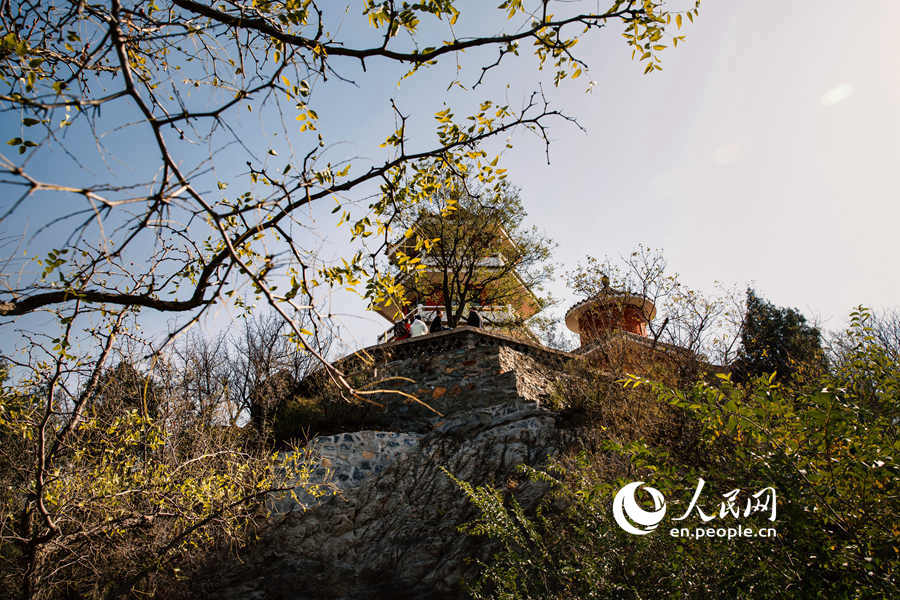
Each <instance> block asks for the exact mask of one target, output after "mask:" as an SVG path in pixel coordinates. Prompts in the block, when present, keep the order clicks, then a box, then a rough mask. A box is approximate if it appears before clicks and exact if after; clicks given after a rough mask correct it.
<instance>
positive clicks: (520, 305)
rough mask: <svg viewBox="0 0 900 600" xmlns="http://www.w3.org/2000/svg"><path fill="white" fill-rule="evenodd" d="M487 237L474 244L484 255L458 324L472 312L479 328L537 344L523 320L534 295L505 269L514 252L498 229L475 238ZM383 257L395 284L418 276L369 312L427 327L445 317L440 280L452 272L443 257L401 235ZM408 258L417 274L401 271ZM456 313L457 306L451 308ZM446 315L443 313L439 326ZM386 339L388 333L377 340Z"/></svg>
mask: <svg viewBox="0 0 900 600" xmlns="http://www.w3.org/2000/svg"><path fill="white" fill-rule="evenodd" d="M422 218H440V217H439V216H438V215H430V214H429V215H424V216H423V217H422ZM477 235H480V236H486V239H484V238H482V239H479V240H478V241H479V244H478V246H480V247H483V248H485V249H487V250H488V251H486V252H485V253H484V254H485V255H484V256H482V257H480V258H478V259H477V260H476V261H474V265H473V267H474V269H475V272H474V276H473V279H472V283H470V288H472V289H475V290H477V294H476V301H475V302H472V301H467V303H466V306H464V307H463V309H464V312H463V314H462V319H461V322H460V323H459V324H460V325H461V324H464V323H465V321H464V319H465V316H466V314H468V311H470V310H475V311H477V312H478V314H479V315H480V316H481V318H482V323H483V327H484V328H485V329H488V330H493V331H497V332H501V333H505V334H507V335H512V336H514V337H520V338H523V339H528V340H532V341H534V340H536V338H535V336H534V334H533V333H532V332H531V331H530V330H529V329H528V327H527V326H526V325H525V324H524V322H525V321H526V320H527V319H528V318H530V317H532V316H534V315H535V314H536V313H537V312H538V311H539V310H540V308H541V305H540V301H539V300H538V297H537V296H536V295H535V294H534V292H532V290H531V289H530V288H529V286H528V285H527V284H526V283H525V282H524V281H523V279H522V277H521V276H520V275H519V273H517V272H516V270H515V269H511V268H509V266H508V265H509V262H508V261H510V260H512V259H513V257H514V256H515V255H516V254H517V247H516V243H515V241H514V240H513V239H512V238H511V237H510V236H509V234H508V233H507V232H506V230H505V229H504V228H503V227H502V226H500V225H497V224H495V225H492V226H488V227H484V228H482V229H481V230H480V232H479V233H478V234H477ZM387 257H388V260H389V261H390V263H391V265H392V267H394V268H395V269H396V271H398V272H399V276H398V283H399V284H400V285H401V286H402V285H403V284H404V283H407V282H412V278H413V277H417V278H421V279H419V280H418V282H417V284H416V285H407V286H404V292H403V294H402V295H398V296H395V297H392V298H389V299H387V300H385V301H382V302H380V303H377V304H375V305H374V306H373V307H372V308H373V310H375V312H377V313H378V314H380V315H381V316H382V317H384V318H385V319H387V320H388V321H389V322H391V323H396V322H397V321H399V320H401V319H402V318H405V317H407V316H409V315H413V314H414V315H416V316H418V317H419V318H420V319H422V320H423V321H425V322H426V323H430V322H431V321H432V320H433V319H434V317H435V315H436V314H437V312H438V311H439V310H440V311H442V312H444V313H446V307H447V302H446V298H445V296H444V292H443V291H442V285H441V282H442V279H443V277H444V274H445V272H447V271H448V270H451V271H452V267H449V266H448V264H447V263H448V262H453V261H452V260H451V261H448V260H447V259H446V257H441V256H439V255H437V253H436V251H435V248H434V247H432V250H431V251H429V250H427V249H425V248H424V247H422V246H421V245H419V247H417V244H416V240H415V237H414V236H411V237H403V238H401V239H400V240H398V241H397V242H395V243H394V244H392V245H390V246H389V247H388V249H387ZM411 259H418V263H419V264H421V267H420V268H419V270H418V271H417V272H416V273H413V272H411V271H409V270H404V269H402V265H403V264H404V263H406V262H408V261H410V260H411ZM498 297H500V298H503V300H504V302H503V303H502V304H497V303H492V302H491V299H492V298H498ZM450 308H451V310H453V311H454V312H457V309H458V308H459V307H458V306H451V307H450ZM446 318H447V315H446V314H444V319H445V321H444V325H445V326H447V322H446ZM390 338H391V330H390V329H389V330H388V331H386V332H385V333H383V334H382V335H381V336H379V339H378V341H379V342H383V341H388V340H389V339H390Z"/></svg>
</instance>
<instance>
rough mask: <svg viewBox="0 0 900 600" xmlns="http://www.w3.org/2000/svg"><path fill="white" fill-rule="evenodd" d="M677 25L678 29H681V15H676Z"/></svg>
mask: <svg viewBox="0 0 900 600" xmlns="http://www.w3.org/2000/svg"><path fill="white" fill-rule="evenodd" d="M675 25H677V26H678V29H681V15H680V14H677V15H675Z"/></svg>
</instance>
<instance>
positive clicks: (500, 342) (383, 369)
mask: <svg viewBox="0 0 900 600" xmlns="http://www.w3.org/2000/svg"><path fill="white" fill-rule="evenodd" d="M371 350H372V349H370V356H371ZM377 350H378V351H379V352H381V355H379V356H376V357H375V359H374V360H373V361H367V362H365V363H361V364H365V367H364V368H366V369H371V370H372V374H373V376H380V377H383V378H390V377H401V378H402V380H398V381H401V383H400V384H399V385H400V386H402V387H403V388H405V389H404V391H412V392H414V393H416V395H417V396H419V397H423V398H424V399H426V400H428V401H429V403H430V404H432V406H433V407H435V408H437V409H438V410H439V411H440V412H441V413H442V415H440V416H438V415H435V414H434V413H430V412H429V411H427V410H425V409H423V408H422V407H420V406H418V405H415V404H409V403H407V402H403V401H401V400H400V399H398V398H396V397H393V396H391V395H386V396H385V397H384V401H385V410H384V414H383V415H381V416H382V421H381V422H382V423H384V424H385V425H386V426H387V427H388V428H386V429H384V430H377V431H376V430H369V431H358V432H345V433H341V434H336V435H331V436H324V437H320V438H315V439H313V440H311V441H310V443H309V445H308V449H309V450H311V451H312V452H313V454H314V456H315V460H316V461H317V463H318V468H317V470H316V474H315V477H316V478H317V479H318V480H319V481H329V482H332V483H333V484H334V486H335V487H336V488H337V489H338V490H339V493H338V494H336V495H334V496H330V497H327V498H326V499H324V500H316V499H313V498H310V497H307V496H304V495H303V494H302V490H300V492H301V493H300V494H298V496H299V497H300V499H301V503H303V504H306V505H307V506H306V510H303V508H302V507H300V506H297V505H296V504H295V503H293V502H291V501H289V500H286V499H282V500H280V501H279V502H278V504H277V511H276V516H275V518H274V521H273V526H272V527H271V530H270V531H269V532H268V533H267V534H266V536H265V538H264V539H263V540H262V542H261V543H259V544H257V545H255V546H254V547H253V548H251V549H249V551H248V552H246V553H245V556H246V562H245V563H244V564H242V565H240V566H234V565H230V566H229V567H228V569H227V570H226V569H223V571H226V572H220V573H217V575H216V577H215V578H214V581H215V583H210V582H209V581H207V583H205V584H202V586H203V587H204V588H205V589H204V590H198V592H200V593H204V594H215V595H216V596H220V597H225V598H235V599H237V598H242V599H243V598H267V599H281V598H283V599H288V598H290V599H296V600H301V599H307V598H309V599H313V598H316V599H319V598H346V599H359V600H362V599H374V598H462V597H465V593H464V583H465V581H466V580H468V579H470V578H472V577H474V576H475V575H476V573H477V569H476V568H475V566H474V565H473V564H472V563H471V561H470V560H469V559H471V558H477V557H482V558H485V557H486V556H487V555H488V554H489V553H490V551H491V548H490V546H489V545H488V544H486V541H485V540H483V539H477V538H473V537H470V536H466V535H464V534H461V533H459V531H458V527H459V526H460V525H461V524H463V523H465V522H467V521H469V520H471V519H472V518H473V517H474V509H473V507H472V506H471V505H470V503H469V502H468V500H467V499H466V498H465V496H464V495H463V493H462V491H461V490H460V489H459V488H458V487H457V485H456V484H455V483H454V482H453V481H452V480H451V479H450V478H449V477H448V476H447V474H446V473H445V470H446V471H448V472H450V473H452V474H453V475H454V476H456V477H458V478H460V479H464V480H466V481H469V482H472V483H475V484H482V483H491V484H493V485H495V486H498V487H502V488H504V489H506V490H508V491H509V492H510V493H512V494H514V495H515V497H516V498H517V500H518V501H519V502H520V503H522V504H523V505H525V506H529V505H533V504H534V503H535V502H536V501H537V500H538V499H539V498H540V496H541V495H542V494H543V492H544V491H545V489H544V488H543V486H542V485H541V484H536V483H533V482H530V481H527V480H526V479H525V478H524V477H523V476H522V475H521V474H520V473H519V472H518V471H517V469H516V467H517V466H518V465H522V464H527V465H541V464H543V463H545V462H546V460H547V459H548V458H549V457H551V456H553V455H554V454H556V453H558V452H559V451H560V449H561V448H562V447H563V446H564V445H565V437H566V436H565V435H563V434H562V433H561V431H560V429H559V428H558V426H557V420H558V419H557V415H555V413H554V412H553V411H551V410H548V409H547V408H545V407H544V406H543V405H542V403H543V400H544V399H545V398H546V393H547V386H548V384H549V381H550V379H551V378H552V376H553V373H554V372H556V370H557V369H558V368H559V367H560V365H561V363H562V362H563V361H564V360H566V359H567V358H568V355H566V354H565V353H559V352H553V351H549V350H547V349H545V348H541V347H539V346H531V345H529V344H523V343H522V342H519V341H516V340H512V339H509V338H504V337H503V336H498V335H495V334H489V333H485V332H483V331H480V330H475V329H472V328H459V329H457V330H453V331H449V332H444V333H441V334H435V335H434V336H426V337H424V338H416V339H414V340H410V341H407V342H404V343H402V344H396V345H394V346H392V347H391V348H386V349H377ZM345 366H346V365H345ZM376 373H377V375H376Z"/></svg>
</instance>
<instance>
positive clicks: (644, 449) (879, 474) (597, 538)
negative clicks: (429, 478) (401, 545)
mask: <svg viewBox="0 0 900 600" xmlns="http://www.w3.org/2000/svg"><path fill="white" fill-rule="evenodd" d="M868 320H869V315H868V313H867V311H865V310H863V309H860V310H858V311H856V312H855V313H854V314H853V315H852V317H851V328H850V331H849V332H848V334H847V337H848V339H852V340H855V343H854V345H852V350H851V351H850V352H849V355H848V356H846V358H847V360H845V361H843V362H842V364H841V367H840V368H835V369H832V370H831V371H829V372H825V371H822V372H820V374H819V375H818V377H816V378H811V377H808V378H806V379H805V380H804V381H793V382H790V383H780V382H778V381H777V379H776V376H775V374H774V373H772V374H769V375H767V376H761V377H757V378H754V379H751V380H750V381H748V382H746V383H735V382H734V381H732V380H731V378H730V377H729V376H727V375H719V376H717V377H716V378H715V381H713V382H709V381H702V380H701V381H698V382H695V383H694V384H692V385H686V386H682V387H680V388H678V387H672V386H668V385H664V384H659V383H653V382H651V381H649V380H647V379H643V378H639V377H635V376H631V377H628V378H626V380H625V383H626V387H627V388H628V390H629V391H633V390H634V388H637V389H639V390H640V389H644V390H649V391H652V394H653V396H655V397H656V398H657V399H658V400H659V401H662V402H665V403H666V404H668V405H669V406H670V407H671V408H672V409H674V410H676V411H680V412H681V413H682V414H683V415H684V416H685V418H686V419H688V421H689V427H686V428H685V431H687V432H692V431H693V432H696V434H697V435H696V438H694V439H693V441H692V442H691V443H692V444H693V445H694V447H695V451H694V452H693V453H686V452H680V451H678V448H679V447H685V446H688V445H689V444H685V443H684V442H685V440H681V443H680V444H679V441H678V440H675V439H671V440H665V439H663V438H661V437H660V436H658V434H656V433H655V432H654V431H653V430H650V431H648V435H647V436H644V438H645V439H641V440H632V441H628V440H627V439H626V438H627V436H621V435H619V436H618V437H619V438H620V439H614V438H615V437H616V436H611V439H608V440H606V441H605V442H604V443H603V444H601V447H599V448H597V449H592V450H590V451H585V452H582V453H581V454H579V455H577V456H574V457H571V456H570V457H568V458H564V459H562V460H560V461H558V462H557V463H556V464H554V465H552V466H551V468H549V469H548V470H547V472H538V471H534V472H532V476H534V477H537V478H541V479H546V480H548V481H552V482H553V485H554V491H553V493H552V494H550V495H549V496H548V497H547V498H545V500H544V502H543V504H542V505H541V507H540V508H539V509H538V510H537V511H536V513H535V514H529V515H526V514H524V512H523V511H522V510H521V509H520V508H519V507H517V506H516V505H515V503H514V502H512V501H510V500H507V499H505V498H504V497H503V496H502V495H501V494H500V493H499V492H497V491H496V490H493V489H491V488H487V487H483V488H473V487H471V486H468V485H467V484H465V483H462V482H461V484H460V485H462V487H463V490H464V491H465V492H466V493H467V494H468V496H469V498H470V499H471V500H472V501H473V502H474V503H475V504H476V506H477V507H478V508H479V509H480V516H479V518H478V519H477V520H476V521H475V522H473V523H472V524H470V525H469V527H468V531H469V532H470V533H473V534H477V535H487V536H490V537H492V538H494V539H495V540H497V541H499V542H500V544H501V547H502V551H500V552H499V553H498V554H497V555H495V556H494V557H493V559H492V560H491V561H489V562H487V563H485V564H483V572H482V576H481V578H480V580H479V581H477V582H474V583H473V586H472V588H473V596H474V597H476V598H569V597H579V598H640V597H694V598H708V597H721V598H735V597H737V598H759V597H774V596H779V597H792V598H810V597H834V598H893V597H898V595H900V572H898V564H900V562H898V556H900V554H898V553H900V546H898V543H897V539H898V536H900V529H898V525H897V524H898V523H900V500H898V498H900V495H898V490H900V466H898V460H897V457H898V452H900V441H898V440H900V435H898V427H900V418H898V409H900V365H898V364H897V363H896V361H892V360H890V359H889V358H888V357H889V356H890V353H889V352H887V351H886V349H885V348H883V347H882V346H880V345H879V344H878V342H877V340H876V339H875V338H874V337H873V336H872V335H871V332H870V331H868ZM642 406H643V405H642ZM600 415H601V417H602V413H600ZM598 427H600V428H602V426H601V425H598ZM609 430H610V431H613V432H621V428H619V427H618V426H616V425H615V423H613V426H611V427H610V428H609ZM700 477H703V478H704V479H705V480H706V488H705V490H706V491H705V492H704V493H703V496H702V497H701V504H702V508H703V510H704V511H705V512H706V513H707V514H710V513H716V511H715V510H714V509H710V508H709V507H710V506H711V505H715V506H718V503H713V501H712V500H711V498H713V497H717V498H718V497H719V495H720V494H721V495H724V494H725V493H728V492H729V491H731V490H734V489H740V490H751V491H755V490H761V489H763V488H766V487H770V486H771V487H773V488H774V489H775V490H776V495H777V522H776V523H774V524H771V525H773V526H777V537H776V538H763V539H761V538H743V539H740V540H737V541H735V540H730V541H728V540H722V539H682V538H678V537H672V536H670V535H668V534H667V531H665V530H666V529H667V528H668V527H674V526H675V525H674V524H672V525H668V527H666V524H667V523H668V521H664V522H663V524H662V525H661V526H660V530H658V531H654V532H652V533H651V534H649V535H645V536H633V535H630V534H626V533H624V532H623V531H622V530H620V528H619V527H618V526H617V525H616V524H615V523H614V522H613V520H612V519H611V518H610V517H611V514H610V513H611V511H610V502H611V500H612V497H613V495H614V494H615V493H616V491H617V490H619V489H620V488H621V487H622V485H623V484H624V483H626V482H628V481H646V482H648V485H652V486H653V487H654V488H656V489H658V490H660V491H661V492H662V494H663V495H664V496H665V498H666V499H667V505H668V510H669V511H670V513H669V516H667V517H666V518H667V519H668V518H669V517H671V516H672V515H674V514H681V513H682V512H683V511H684V509H685V508H686V506H687V501H688V500H689V499H690V497H691V492H692V491H693V490H694V489H695V488H696V486H697V485H698V479H699V478H700ZM740 497H743V496H740ZM681 499H683V500H681ZM717 516H718V515H717ZM761 516H762V515H752V516H751V517H750V518H749V519H750V521H748V525H751V526H760V525H761V523H762V522H765V523H770V522H769V521H767V520H762V521H760V520H756V521H753V519H754V518H756V517H761ZM727 518H728V517H727V516H726V519H727ZM721 522H722V521H716V522H715V523H717V525H716V526H717V527H718V526H733V524H731V525H719V523H721ZM685 523H686V524H688V525H689V526H690V527H694V526H696V525H697V524H698V523H699V521H698V520H697V519H695V520H694V522H691V521H686V522H685ZM767 526H768V525H767ZM738 544H739V545H738Z"/></svg>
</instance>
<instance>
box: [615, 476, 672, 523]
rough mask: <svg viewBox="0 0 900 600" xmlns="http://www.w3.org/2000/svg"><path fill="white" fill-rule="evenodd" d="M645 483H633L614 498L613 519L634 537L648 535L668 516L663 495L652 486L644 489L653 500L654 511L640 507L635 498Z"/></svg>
mask: <svg viewBox="0 0 900 600" xmlns="http://www.w3.org/2000/svg"><path fill="white" fill-rule="evenodd" d="M642 485H644V482H643V481H633V482H631V483H629V484H628V485H626V486H625V487H623V488H622V489H621V490H619V491H618V492H617V493H616V496H615V498H613V517H614V518H615V519H616V523H618V524H619V527H621V528H622V529H624V530H625V531H627V532H628V533H631V534H634V535H647V534H648V533H650V532H651V531H653V530H654V529H656V526H657V525H659V522H660V521H662V519H663V517H664V516H665V515H666V500H665V498H663V495H662V493H661V492H660V491H659V490H657V489H655V488H652V487H650V486H646V487H645V488H644V489H645V490H647V493H648V494H650V497H651V498H653V510H652V511H648V510H644V509H643V508H641V507H640V506H638V503H637V499H636V498H635V497H634V496H635V493H636V492H637V490H638V488H640V487H641V486H642Z"/></svg>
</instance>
